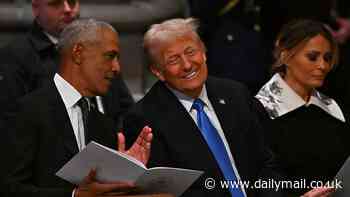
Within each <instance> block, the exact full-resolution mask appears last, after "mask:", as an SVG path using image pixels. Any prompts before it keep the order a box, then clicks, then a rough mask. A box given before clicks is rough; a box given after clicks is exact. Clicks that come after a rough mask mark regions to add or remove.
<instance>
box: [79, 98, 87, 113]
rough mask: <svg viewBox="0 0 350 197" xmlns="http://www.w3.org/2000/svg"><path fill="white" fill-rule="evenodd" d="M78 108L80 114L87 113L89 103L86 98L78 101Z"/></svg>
mask: <svg viewBox="0 0 350 197" xmlns="http://www.w3.org/2000/svg"><path fill="white" fill-rule="evenodd" d="M77 104H78V106H79V107H80V109H81V111H82V113H83V114H84V113H85V112H89V103H88V100H87V98H85V97H81V98H80V99H79V101H78V102H77Z"/></svg>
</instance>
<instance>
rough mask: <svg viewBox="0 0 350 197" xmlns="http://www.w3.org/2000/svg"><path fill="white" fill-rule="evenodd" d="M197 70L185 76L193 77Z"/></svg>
mask: <svg viewBox="0 0 350 197" xmlns="http://www.w3.org/2000/svg"><path fill="white" fill-rule="evenodd" d="M196 73H197V72H192V73H190V74H189V75H187V76H185V78H186V79H189V78H191V77H193V76H194V75H195V74H196Z"/></svg>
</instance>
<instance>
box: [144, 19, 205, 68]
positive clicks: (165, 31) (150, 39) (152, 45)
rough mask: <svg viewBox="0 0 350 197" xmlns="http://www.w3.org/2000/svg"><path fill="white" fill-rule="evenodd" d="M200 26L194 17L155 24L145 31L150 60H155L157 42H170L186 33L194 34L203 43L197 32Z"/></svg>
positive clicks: (145, 41) (145, 42) (145, 46)
mask: <svg viewBox="0 0 350 197" xmlns="http://www.w3.org/2000/svg"><path fill="white" fill-rule="evenodd" d="M198 27H199V22H198V20H197V19H194V18H187V19H183V18H176V19H170V20H166V21H164V22H162V23H160V24H154V25H152V26H151V27H150V29H149V30H148V31H147V32H146V33H145V36H144V38H143V47H144V49H145V51H146V53H147V54H148V56H149V58H150V60H151V61H153V62H155V56H156V49H157V47H156V45H157V44H161V43H164V42H169V41H172V40H175V39H177V38H179V37H183V36H185V35H192V36H193V37H194V38H195V39H196V40H198V41H199V42H200V43H201V44H202V42H201V40H200V37H199V35H198V34H197V29H198ZM203 47H204V46H203Z"/></svg>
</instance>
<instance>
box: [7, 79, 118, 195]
mask: <svg viewBox="0 0 350 197" xmlns="http://www.w3.org/2000/svg"><path fill="white" fill-rule="evenodd" d="M89 117H91V120H93V121H89V132H88V133H89V135H88V137H89V139H90V140H94V141H97V142H99V143H101V144H104V145H106V146H109V147H110V148H116V146H117V145H116V144H117V143H116V142H117V139H116V135H115V134H116V133H115V128H114V127H113V121H112V120H111V119H109V118H107V117H105V116H104V115H102V114H101V113H99V112H97V111H96V110H93V111H92V112H91V115H90V116H89ZM10 123H11V124H13V125H14V128H13V129H11V132H9V133H7V135H8V136H6V140H7V142H6V145H8V146H6V147H7V148H8V150H11V151H8V152H9V153H7V157H4V158H3V160H2V161H4V162H8V164H9V166H8V167H7V173H6V174H7V175H6V177H5V179H4V185H3V186H4V188H2V190H4V191H5V193H6V194H5V196H9V197H10V196H11V197H14V196H32V197H39V196H43V197H44V196H47V197H48V196H50V197H71V195H72V191H73V187H74V186H73V185H71V184H70V183H68V182H66V181H64V180H62V179H60V178H58V177H57V176H55V173H56V172H57V171H58V170H59V169H60V168H61V167H62V166H63V165H64V164H65V163H66V162H68V161H69V160H70V159H71V158H72V157H73V156H74V155H75V154H76V153H78V146H77V143H76V140H75V136H74V131H73V128H72V125H71V123H70V120H69V116H68V113H67V111H66V108H65V106H64V103H63V100H62V98H61V97H60V95H59V93H58V91H57V89H56V87H55V85H54V83H53V82H51V83H50V85H49V86H48V87H45V88H42V89H40V90H36V91H34V92H32V93H30V94H28V95H26V96H25V97H23V98H22V99H21V100H20V104H19V107H18V113H16V117H14V118H13V121H10ZM90 123H91V124H90Z"/></svg>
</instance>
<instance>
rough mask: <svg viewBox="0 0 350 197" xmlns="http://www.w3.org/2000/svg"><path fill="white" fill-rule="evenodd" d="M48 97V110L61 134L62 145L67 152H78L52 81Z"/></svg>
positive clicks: (68, 120)
mask: <svg viewBox="0 0 350 197" xmlns="http://www.w3.org/2000/svg"><path fill="white" fill-rule="evenodd" d="M48 97H49V110H50V111H51V113H50V114H52V116H53V121H54V124H55V125H54V127H55V128H56V130H57V132H58V134H62V138H63V146H64V147H65V149H66V150H67V151H68V153H69V154H72V155H74V154H76V153H78V152H79V148H78V145H77V141H76V138H75V135H74V131H73V127H72V125H71V122H70V119H69V116H68V113H67V111H66V107H65V105H64V103H63V100H62V98H61V96H60V94H59V92H58V90H57V89H56V86H55V85H54V83H51V86H50V89H49V94H48Z"/></svg>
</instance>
